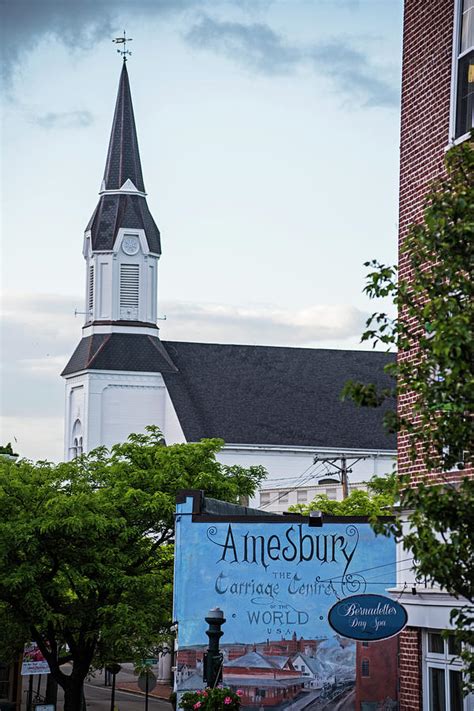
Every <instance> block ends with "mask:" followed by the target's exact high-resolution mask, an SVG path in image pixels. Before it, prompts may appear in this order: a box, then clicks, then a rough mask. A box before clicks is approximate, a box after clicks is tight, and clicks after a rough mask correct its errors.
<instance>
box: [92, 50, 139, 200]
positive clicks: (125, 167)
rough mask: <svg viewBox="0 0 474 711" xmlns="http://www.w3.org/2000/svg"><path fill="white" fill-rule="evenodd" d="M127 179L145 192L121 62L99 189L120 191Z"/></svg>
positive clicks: (132, 117)
mask: <svg viewBox="0 0 474 711" xmlns="http://www.w3.org/2000/svg"><path fill="white" fill-rule="evenodd" d="M127 180H130V181H131V182H132V183H133V185H134V186H135V188H136V189H137V190H138V191H140V192H145V186H144V183H143V175H142V166H141V163H140V153H139V150H138V139H137V130H136V127H135V118H134V115H133V106H132V95H131V93H130V83H129V80H128V72H127V65H126V62H123V66H122V72H121V74H120V82H119V88H118V93H117V102H116V104H115V113H114V120H113V123H112V132H111V134H110V142H109V150H108V153H107V162H106V164H105V171H104V180H103V183H102V190H103V191H108V190H120V188H121V187H122V186H123V185H124V183H126V181H127Z"/></svg>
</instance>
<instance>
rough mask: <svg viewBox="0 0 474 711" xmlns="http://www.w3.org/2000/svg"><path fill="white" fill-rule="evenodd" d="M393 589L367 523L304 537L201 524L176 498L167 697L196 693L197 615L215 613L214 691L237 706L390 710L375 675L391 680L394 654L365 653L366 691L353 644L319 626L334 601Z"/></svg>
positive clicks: (274, 525) (285, 524)
mask: <svg viewBox="0 0 474 711" xmlns="http://www.w3.org/2000/svg"><path fill="white" fill-rule="evenodd" d="M394 584H395V542H394V541H393V540H391V539H389V538H385V537H382V536H380V537H376V536H375V534H374V532H373V531H372V529H371V527H370V525H369V524H368V523H365V522H360V521H351V520H350V519H346V520H342V522H340V521H338V522H334V523H326V522H325V523H324V525H323V526H322V527H321V528H313V527H309V525H308V519H307V518H304V517H301V516H298V515H291V516H271V517H268V518H265V517H262V516H256V517H255V518H250V517H249V516H238V515H236V516H232V517H228V518H227V519H226V518H225V517H223V516H220V517H219V516H209V515H206V514H203V515H200V513H199V512H198V513H196V500H195V498H193V497H192V496H191V495H189V496H188V495H187V496H186V497H184V500H183V502H182V503H179V504H178V506H177V517H176V543H175V586H174V590H175V599H174V618H175V619H176V620H177V622H178V654H177V660H176V684H177V690H178V692H179V691H188V690H191V689H199V688H202V687H203V686H205V685H204V683H203V681H202V668H203V657H204V653H205V651H206V648H207V636H206V634H205V631H206V629H207V624H206V622H205V619H204V618H205V617H206V615H207V613H208V611H209V610H210V609H211V608H213V607H219V608H221V609H222V610H223V611H224V615H225V618H226V622H225V624H224V626H223V628H222V630H223V632H224V635H223V637H222V638H221V651H222V653H223V657H224V662H223V683H224V685H227V686H230V687H232V688H233V689H234V690H235V691H237V690H239V691H240V692H242V701H243V708H244V709H249V710H250V709H253V710H255V709H258V710H259V711H261V709H262V708H267V707H270V708H272V709H276V710H278V709H286V708H291V709H292V710H293V711H296V710H297V709H300V708H301V709H302V708H305V709H307V710H308V711H316V710H318V709H323V708H324V709H325V710H326V711H330V710H331V709H334V710H336V709H344V710H347V711H350V710H351V709H356V708H357V709H358V708H360V703H361V702H362V701H367V702H369V701H372V702H375V701H377V702H379V701H380V702H383V703H386V702H387V703H390V702H391V701H393V702H395V699H396V693H397V692H396V684H397V680H396V678H394V679H393V680H391V679H390V678H387V672H386V670H387V669H388V668H390V669H392V668H393V670H394V671H393V675H395V673H396V663H394V664H390V663H388V660H387V655H390V658H391V659H392V657H393V659H394V660H395V662H396V649H395V648H394V647H393V644H390V645H389V646H388V647H386V646H385V645H388V644H389V643H391V642H392V640H388V641H387V642H377V643H374V649H371V650H370V663H371V665H372V670H371V674H370V677H371V680H372V682H373V680H374V678H376V675H377V673H378V674H379V676H380V682H381V684H380V690H377V689H376V688H375V687H376V685H375V687H374V684H373V683H372V685H371V687H370V689H369V688H368V687H367V684H366V682H365V681H364V679H365V676H364V674H363V673H362V661H364V662H365V666H364V669H366V668H367V663H368V662H367V659H366V658H365V656H364V655H366V651H365V649H363V648H362V643H358V642H356V641H355V640H354V639H351V638H349V637H348V636H347V635H345V634H344V633H343V632H341V631H338V630H336V629H334V628H333V627H332V626H331V624H330V622H329V619H328V616H329V611H330V610H331V608H334V605H335V603H337V602H338V601H339V600H343V599H344V598H348V597H349V598H350V597H351V596H354V595H361V594H371V595H380V593H384V592H385V590H386V588H389V587H392V586H393V585H394ZM376 647H377V649H376ZM361 655H362V656H361ZM359 657H361V658H360V659H359ZM362 657H363V659H362ZM378 667H379V668H380V669H379V671H377V669H378ZM364 685H365V686H364ZM366 687H367V688H366ZM374 689H375V690H374ZM357 704H358V705H357ZM386 708H390V706H386Z"/></svg>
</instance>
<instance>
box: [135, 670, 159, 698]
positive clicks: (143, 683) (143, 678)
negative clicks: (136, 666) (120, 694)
mask: <svg viewBox="0 0 474 711" xmlns="http://www.w3.org/2000/svg"><path fill="white" fill-rule="evenodd" d="M147 677H148V684H147ZM155 686H156V676H155V675H154V674H153V672H152V671H151V669H147V671H146V672H145V671H143V672H142V673H141V674H140V676H139V677H138V688H139V689H140V690H141V691H144V692H145V693H146V692H147V691H153V689H154V688H155Z"/></svg>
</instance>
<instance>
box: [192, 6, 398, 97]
mask: <svg viewBox="0 0 474 711" xmlns="http://www.w3.org/2000/svg"><path fill="white" fill-rule="evenodd" d="M185 39H186V41H187V42H188V43H189V44H190V45H191V46H192V47H194V48H197V49H209V50H212V51H214V52H217V53H218V54H222V55H223V56H225V57H227V58H229V59H232V60H234V61H236V62H238V63H239V64H242V65H244V66H246V67H248V68H250V69H253V70H255V71H258V72H260V73H262V74H266V75H276V74H287V73H290V72H296V71H298V70H299V69H301V68H303V67H308V66H309V67H311V68H312V69H313V71H315V72H316V73H318V74H320V75H323V76H326V77H330V78H331V81H332V83H333V86H334V88H335V89H336V90H337V91H338V92H340V93H341V95H342V97H343V98H344V103H346V102H347V101H348V100H350V99H355V100H357V102H358V103H359V104H360V105H362V106H382V107H398V105H399V91H398V86H397V85H395V84H394V83H393V82H392V81H391V79H390V77H389V78H387V77H386V76H385V75H386V74H387V70H385V73H384V74H383V73H382V70H381V69H380V68H379V67H376V66H375V65H374V64H372V63H371V62H370V61H369V58H368V56H367V54H366V53H364V52H362V51H360V50H358V49H356V48H354V47H351V46H350V44H349V43H348V40H347V39H343V38H338V39H337V40H336V39H334V40H332V41H330V42H322V43H313V44H311V45H307V46H297V45H292V44H291V43H289V42H288V41H287V40H286V39H285V38H284V37H283V36H282V35H280V34H278V33H276V32H275V31H274V30H273V29H271V28H270V27H269V26H268V25H266V24H262V23H251V24H243V23H241V22H225V21H218V20H215V19H213V18H211V17H209V16H207V15H203V16H201V18H200V19H199V21H198V22H197V23H196V24H194V25H193V26H192V27H191V29H190V30H189V31H188V32H187V33H186V35H185Z"/></svg>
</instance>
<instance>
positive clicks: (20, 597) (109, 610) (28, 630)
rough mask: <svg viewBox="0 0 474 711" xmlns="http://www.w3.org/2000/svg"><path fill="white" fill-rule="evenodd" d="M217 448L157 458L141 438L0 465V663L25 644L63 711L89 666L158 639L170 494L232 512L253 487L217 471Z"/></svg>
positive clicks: (76, 702) (252, 475) (156, 441)
mask: <svg viewBox="0 0 474 711" xmlns="http://www.w3.org/2000/svg"><path fill="white" fill-rule="evenodd" d="M221 446H222V441H220V440H203V441H202V442H200V443H198V444H176V445H172V446H169V447H167V446H164V444H163V440H162V435H161V433H160V432H159V430H158V429H157V428H154V427H151V428H148V432H147V433H146V434H144V435H131V436H130V437H129V439H128V441H127V442H126V443H124V444H120V445H116V446H115V447H113V448H112V450H111V452H108V451H107V450H106V449H104V448H100V449H97V450H95V451H94V452H92V453H91V454H89V455H83V456H82V457H80V458H78V459H76V460H74V461H72V462H68V463H62V464H59V465H53V464H50V463H47V462H39V463H37V464H33V463H31V462H29V461H27V460H21V461H20V462H18V463H17V464H15V463H12V462H8V461H3V460H0V618H1V620H2V621H3V622H4V623H5V625H6V626H5V630H7V631H8V635H7V636H5V635H2V640H3V642H0V653H1V655H2V657H3V656H4V653H6V652H7V651H8V650H5V649H1V645H2V644H3V646H5V645H6V644H11V640H12V639H14V635H17V639H18V641H19V643H20V645H21V644H23V642H25V641H29V640H33V641H35V642H36V643H37V644H38V646H39V648H40V649H41V651H42V652H43V654H44V656H45V658H46V660H47V661H48V663H49V666H50V669H51V673H52V675H53V676H54V678H55V679H56V681H57V682H58V684H60V686H62V687H63V689H64V692H65V709H66V711H76V709H79V708H80V704H81V700H82V688H83V682H84V679H85V677H86V675H87V674H88V672H89V671H90V669H91V668H92V667H93V666H94V665H100V666H102V665H103V664H104V663H106V662H111V661H117V660H120V661H122V660H124V659H132V660H133V659H135V660H137V661H139V660H140V659H143V658H144V657H146V656H150V654H153V653H154V652H156V649H157V647H159V645H160V642H163V641H166V640H167V639H168V638H169V628H170V624H171V595H172V565H173V539H174V511H175V497H176V493H177V492H178V491H179V490H180V489H190V488H192V489H204V490H205V492H206V493H207V494H208V495H209V496H212V497H215V498H219V499H223V500H226V501H230V502H234V503H236V502H238V500H239V497H240V496H247V495H250V494H252V493H253V491H254V490H255V489H256V487H257V486H258V484H259V482H260V481H261V479H262V478H263V477H264V475H265V472H264V470H263V469H262V468H261V467H251V468H250V469H243V468H241V467H238V466H234V467H226V466H224V465H222V464H220V463H218V462H217V461H216V454H217V452H218V451H219V449H220V448H221ZM7 637H8V638H9V639H10V642H9V641H8V639H7ZM66 645H67V647H66ZM65 660H69V661H70V662H71V664H72V673H71V675H70V676H68V675H66V674H64V672H63V671H62V670H61V663H62V662H64V661H65Z"/></svg>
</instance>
